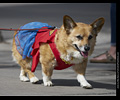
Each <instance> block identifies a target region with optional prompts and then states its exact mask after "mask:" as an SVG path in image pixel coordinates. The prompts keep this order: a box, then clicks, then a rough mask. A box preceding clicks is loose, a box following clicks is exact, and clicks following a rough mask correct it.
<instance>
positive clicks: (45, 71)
mask: <svg viewBox="0 0 120 100" xmlns="http://www.w3.org/2000/svg"><path fill="white" fill-rule="evenodd" d="M52 73H53V68H52V67H51V68H50V67H45V66H44V65H42V75H43V83H44V86H53V83H52V81H51V76H52Z"/></svg>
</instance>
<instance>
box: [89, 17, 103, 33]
mask: <svg viewBox="0 0 120 100" xmlns="http://www.w3.org/2000/svg"><path fill="white" fill-rule="evenodd" d="M104 22H105V19H104V18H103V17H101V18H98V19H96V20H95V21H94V22H93V23H92V24H90V25H91V26H92V28H93V32H94V33H95V34H96V35H97V33H99V32H100V30H101V29H102V26H103V25H104Z"/></svg>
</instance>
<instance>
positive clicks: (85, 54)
mask: <svg viewBox="0 0 120 100" xmlns="http://www.w3.org/2000/svg"><path fill="white" fill-rule="evenodd" d="M74 46H75V48H76V49H77V50H78V51H79V52H80V54H81V55H82V56H83V57H84V58H87V57H88V51H89V50H90V47H89V46H87V45H85V47H84V50H85V51H81V50H80V49H79V48H78V46H77V45H76V44H74Z"/></svg>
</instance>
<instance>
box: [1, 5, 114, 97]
mask: <svg viewBox="0 0 120 100" xmlns="http://www.w3.org/2000/svg"><path fill="white" fill-rule="evenodd" d="M78 9H79V10H78ZM109 10H110V4H109V3H105V4H104V3H100V4H99V3H90V4H89V3H74V4H0V12H1V14H0V28H4V27H5V28H11V27H12V28H18V27H20V26H21V25H24V24H25V23H28V22H31V21H42V22H47V23H49V24H50V25H53V26H54V25H55V26H58V27H60V26H61V24H62V17H63V15H65V14H68V15H70V16H72V17H73V19H75V21H82V22H85V23H91V22H92V21H93V20H95V19H96V18H98V17H101V16H102V17H105V19H106V23H105V25H104V27H103V29H102V31H101V32H100V34H99V35H98V37H97V43H96V47H95V51H94V52H93V54H92V56H91V57H90V58H92V57H93V56H96V55H98V54H100V53H103V52H105V51H107V50H108V49H109V47H110V32H111V30H110V20H109V18H110V16H109ZM2 35H3V37H4V39H5V42H3V43H0V96H116V64H93V63H89V62H88V67H87V70H86V78H87V80H88V82H89V83H90V84H92V86H93V89H83V88H81V87H80V86H79V83H78V82H77V80H76V74H75V73H74V71H73V70H72V69H71V68H68V69H65V70H62V71H56V70H54V73H53V77H52V79H53V83H54V84H55V86H53V87H44V86H43V82H42V74H41V67H40V65H39V66H38V68H37V70H36V72H35V74H36V76H37V77H38V78H39V79H40V81H39V82H38V84H31V83H29V82H20V80H19V71H20V67H19V66H18V65H17V64H15V63H14V62H13V61H12V56H11V47H12V37H13V32H8V31H2ZM90 58H89V59H90Z"/></svg>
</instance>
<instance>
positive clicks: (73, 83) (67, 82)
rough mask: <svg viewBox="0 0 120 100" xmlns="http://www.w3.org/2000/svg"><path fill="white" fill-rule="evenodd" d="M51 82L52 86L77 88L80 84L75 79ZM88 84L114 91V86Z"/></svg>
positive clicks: (53, 80) (97, 83)
mask: <svg viewBox="0 0 120 100" xmlns="http://www.w3.org/2000/svg"><path fill="white" fill-rule="evenodd" d="M52 82H53V83H54V86H71V87H72V86H73V87H78V86H80V84H79V83H78V81H77V80H75V79H52ZM88 82H89V83H90V84H91V85H92V86H93V89H94V88H101V89H109V90H115V89H116V85H114V84H109V83H100V82H95V81H89V80H88ZM37 84H42V80H40V81H39V82H38V83H37Z"/></svg>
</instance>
